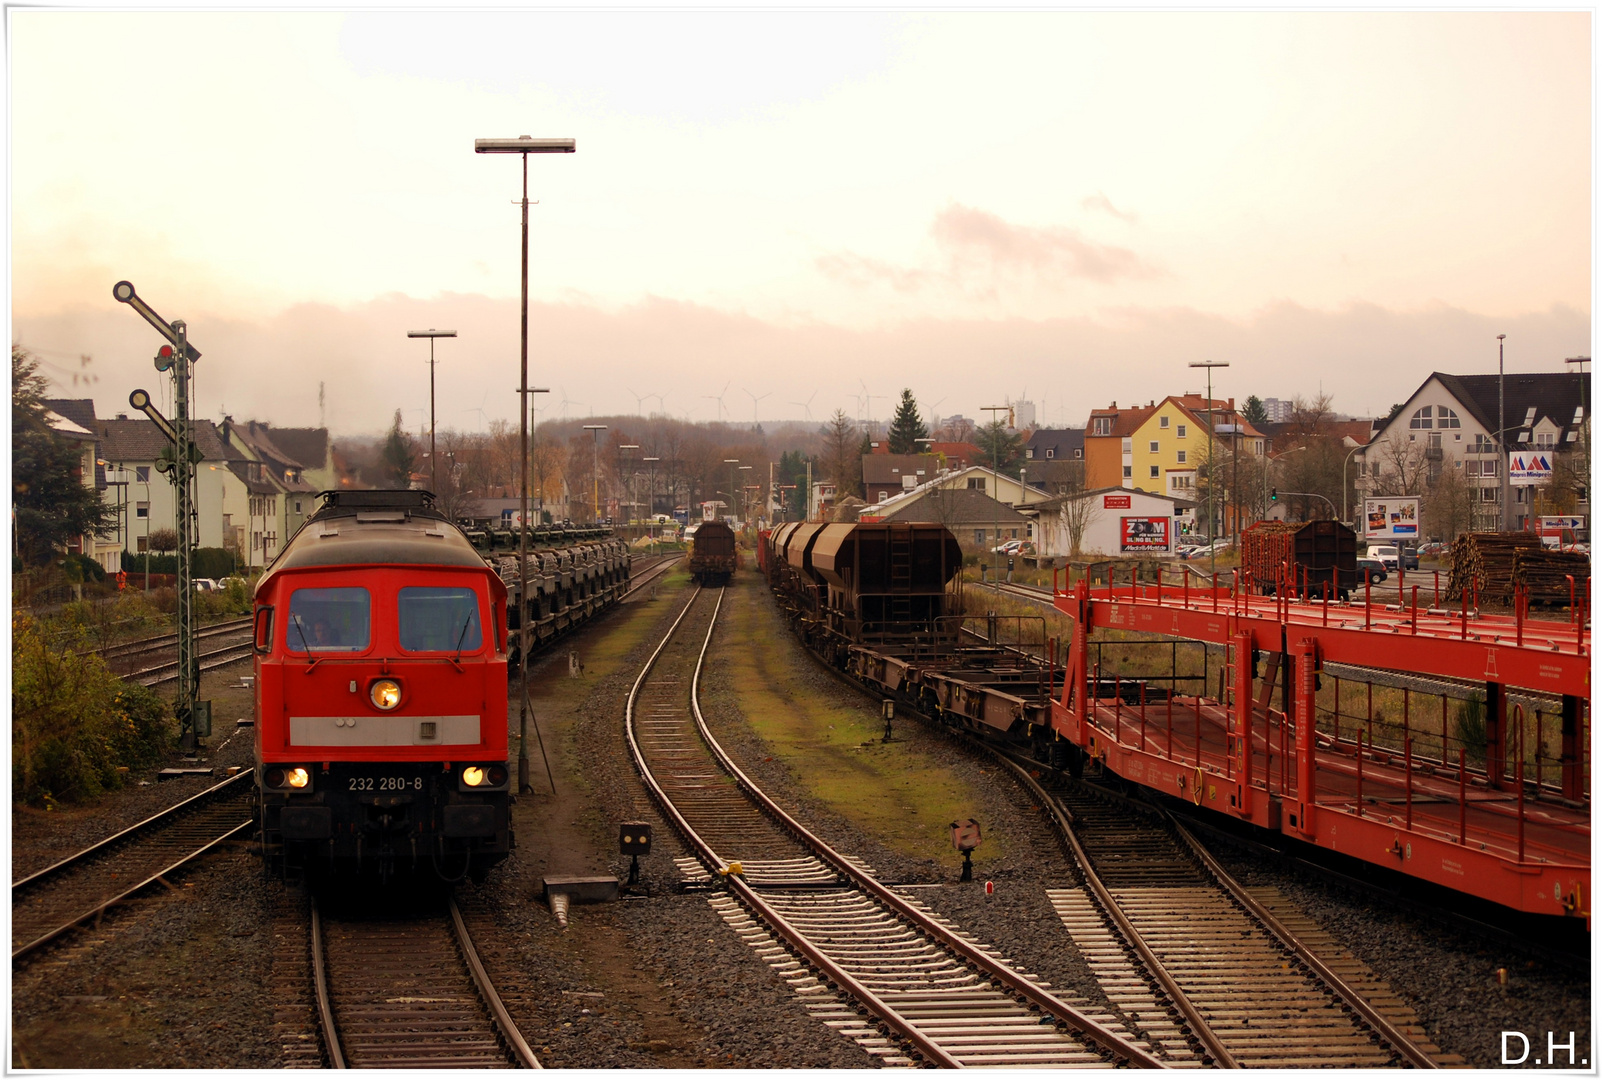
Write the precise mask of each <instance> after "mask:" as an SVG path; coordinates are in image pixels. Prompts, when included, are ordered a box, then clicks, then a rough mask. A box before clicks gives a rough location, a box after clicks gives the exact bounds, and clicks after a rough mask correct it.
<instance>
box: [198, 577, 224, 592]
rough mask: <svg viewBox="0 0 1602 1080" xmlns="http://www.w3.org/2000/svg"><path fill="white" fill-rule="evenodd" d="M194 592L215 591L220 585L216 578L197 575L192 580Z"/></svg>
mask: <svg viewBox="0 0 1602 1080" xmlns="http://www.w3.org/2000/svg"><path fill="white" fill-rule="evenodd" d="M194 586H195V591H196V592H216V591H217V590H218V589H219V588H220V586H219V585H218V584H217V579H216V578H209V577H197V578H195V582H194Z"/></svg>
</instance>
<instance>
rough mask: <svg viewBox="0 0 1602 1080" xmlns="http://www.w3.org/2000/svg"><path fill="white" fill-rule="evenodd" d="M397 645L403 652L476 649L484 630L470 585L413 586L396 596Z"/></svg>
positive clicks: (479, 644)
mask: <svg viewBox="0 0 1602 1080" xmlns="http://www.w3.org/2000/svg"><path fill="white" fill-rule="evenodd" d="M399 614H400V647H401V648H402V649H404V650H405V651H406V652H451V653H453V652H457V651H461V652H477V651H478V649H479V648H481V647H482V646H483V643H484V634H483V630H482V628H481V625H480V623H479V616H478V595H477V594H476V593H474V592H473V590H472V589H453V588H441V587H434V586H415V587H412V588H406V589H402V590H401V591H400V598H399Z"/></svg>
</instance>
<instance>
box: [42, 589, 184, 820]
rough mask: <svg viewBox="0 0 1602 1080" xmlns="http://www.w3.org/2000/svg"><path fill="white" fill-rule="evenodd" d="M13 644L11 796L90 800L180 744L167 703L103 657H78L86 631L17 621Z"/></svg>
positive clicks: (47, 801) (46, 802)
mask: <svg viewBox="0 0 1602 1080" xmlns="http://www.w3.org/2000/svg"><path fill="white" fill-rule="evenodd" d="M11 632H12V639H11V640H12V644H11V665H12V669H11V706H12V711H11V785H12V797H13V798H14V799H16V800H18V801H22V802H28V803H33V804H36V805H46V806H48V805H50V804H51V803H54V802H86V801H89V800H92V799H95V798H98V797H99V796H100V795H101V794H102V793H103V792H104V791H106V790H107V789H109V788H114V787H117V786H119V785H120V784H121V783H122V777H121V775H120V774H119V773H118V771H117V770H118V768H119V766H125V767H127V768H129V769H139V768H144V767H146V766H149V765H153V764H156V763H158V762H160V761H161V760H162V759H163V757H164V755H165V754H166V752H167V751H168V750H169V749H170V748H171V747H172V746H173V744H174V742H175V740H176V738H177V727H176V724H175V723H174V721H173V717H172V712H171V709H170V707H169V706H168V704H167V702H166V701H164V700H163V699H162V698H160V697H159V696H157V695H156V694H155V693H154V692H153V691H151V690H147V689H145V688H144V687H141V686H133V685H129V684H126V683H124V682H123V681H122V680H121V679H119V678H117V677H116V676H115V675H113V674H111V672H110V671H108V670H107V669H106V665H105V663H104V662H103V661H101V659H100V658H99V657H98V656H94V655H92V654H90V655H77V653H78V652H79V651H80V650H83V649H84V648H86V647H87V646H88V644H89V640H88V636H87V634H86V633H84V632H83V631H81V630H80V631H78V632H76V633H68V634H52V635H50V636H49V638H48V639H47V636H46V635H45V634H43V633H41V632H40V629H39V627H38V625H37V624H36V623H34V622H33V620H31V619H29V618H27V617H26V616H21V615H18V616H14V617H13V620H12V627H11Z"/></svg>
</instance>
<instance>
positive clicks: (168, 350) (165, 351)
mask: <svg viewBox="0 0 1602 1080" xmlns="http://www.w3.org/2000/svg"><path fill="white" fill-rule="evenodd" d="M156 355H157V356H160V357H162V358H164V359H165V358H166V357H169V356H171V355H172V346H171V345H163V346H162V347H161V350H160V351H159V352H157V353H156Z"/></svg>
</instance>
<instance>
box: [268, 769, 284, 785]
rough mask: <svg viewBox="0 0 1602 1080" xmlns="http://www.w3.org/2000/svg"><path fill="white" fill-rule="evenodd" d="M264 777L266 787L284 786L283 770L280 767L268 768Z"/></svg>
mask: <svg viewBox="0 0 1602 1080" xmlns="http://www.w3.org/2000/svg"><path fill="white" fill-rule="evenodd" d="M264 779H265V780H266V781H267V786H268V787H283V786H284V770H282V769H268V770H267V775H266V777H264Z"/></svg>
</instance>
